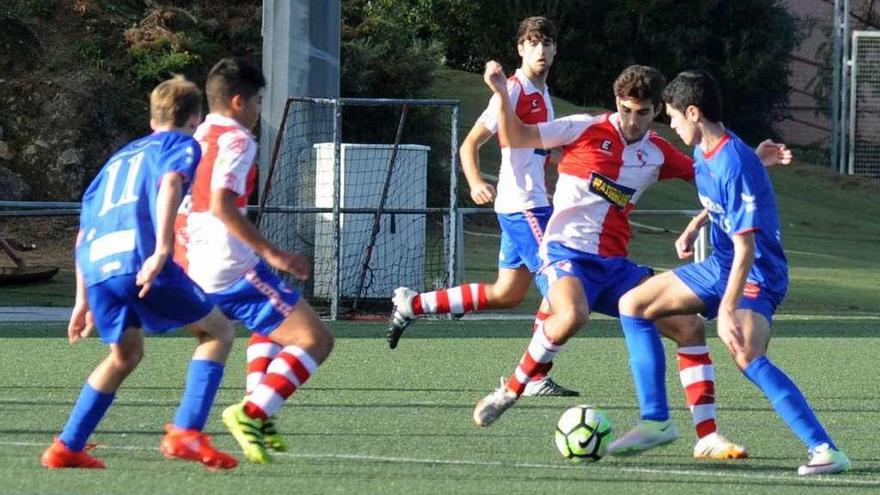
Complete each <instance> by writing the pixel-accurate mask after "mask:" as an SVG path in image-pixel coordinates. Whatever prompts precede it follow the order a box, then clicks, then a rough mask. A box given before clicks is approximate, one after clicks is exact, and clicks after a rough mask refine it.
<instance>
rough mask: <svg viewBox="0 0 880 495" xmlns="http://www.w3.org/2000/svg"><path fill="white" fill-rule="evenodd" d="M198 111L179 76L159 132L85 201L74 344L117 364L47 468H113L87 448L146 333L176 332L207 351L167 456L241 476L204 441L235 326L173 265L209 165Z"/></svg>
mask: <svg viewBox="0 0 880 495" xmlns="http://www.w3.org/2000/svg"><path fill="white" fill-rule="evenodd" d="M201 106H202V93H201V91H199V89H198V88H197V87H196V86H195V85H194V84H193V83H191V82H189V81H187V80H185V79H184V78H182V77H180V76H178V77H175V78H173V79H170V80H167V81H165V82H163V83H161V84H159V85H158V86H156V88H155V89H154V90H153V92H152V93H151V95H150V117H151V120H150V125H151V127H152V128H153V130H154V131H155V132H154V133H153V134H150V135H148V136H145V137H142V138H140V139H136V140H134V141H132V142H131V143H129V144H128V145H126V146H125V147H124V148H122V149H120V150H119V151H117V152H116V153H114V154H113V156H111V157H110V159H109V160H108V161H107V163H106V164H105V165H104V167H103V168H102V169H101V170H100V171H99V172H98V175H97V176H96V177H95V179H94V181H93V182H92V183H91V185H90V186H89V187H88V189H87V190H86V192H85V194H84V195H83V201H82V212H81V214H80V231H79V234H78V236H77V247H76V281H77V283H76V302H75V306H74V309H73V314H72V315H71V317H70V322H69V324H68V328H67V333H68V337H69V340H70V342H71V343H74V342H76V341H77V340H79V339H81V338H84V337H87V336H88V335H89V334H90V333H91V331H92V328H93V326H94V327H97V328H98V333H99V334H100V336H101V340H102V341H104V343H106V344H108V345H109V346H110V354H109V355H108V356H107V357H106V358H105V359H104V360H103V361H102V362H101V363H100V364H99V365H98V366H97V367H96V368H95V370H94V371H93V372H92V373H91V375H89V377H88V380H87V381H86V384H85V385H84V386H83V388H82V391H81V392H80V396H79V399H77V402H76V405H75V406H74V408H73V411H72V412H71V414H70V418H69V419H68V421H67V424H66V425H65V426H64V429H63V430H62V431H61V433H60V434H59V435H58V437H56V438H55V440H54V442H53V443H52V445H50V446H49V448H48V449H46V451H45V452H43V455H42V459H41V460H42V464H43V466H45V467H47V468H50V469H52V468H92V469H101V468H104V463H103V462H102V461H101V460H99V459H97V458H95V457H93V456H91V455H90V454H89V453H88V452H86V450H87V449H88V448H89V447H88V446H87V444H86V440H88V438H89V436H90V435H91V434H92V432H93V431H94V430H95V428H96V427H97V425H98V423H99V422H100V421H101V418H103V416H104V414H105V412H106V411H107V409H108V408H109V407H110V404H111V403H112V402H113V398H114V396H115V394H116V390H117V389H118V388H119V386H120V385H121V384H122V382H123V380H125V378H126V377H127V376H128V375H129V374H131V372H132V371H134V369H135V367H136V366H137V365H138V363H139V362H140V360H141V357H142V356H143V353H144V331H146V332H148V333H163V332H166V331H168V330H171V329H174V328H179V327H186V328H187V329H188V330H189V331H190V332H191V333H192V334H193V335H194V336H195V337H196V338H197V339H198V341H199V344H198V346H197V347H196V350H195V352H194V353H193V359H192V361H191V362H190V365H189V374H188V376H187V380H186V386H185V388H184V393H183V399H182V401H181V404H180V407H179V409H178V410H177V415H176V416H175V418H174V421H173V423H171V424H169V425H167V426H166V434H165V436H164V438H163V439H162V442H161V445H160V447H161V450H162V453H163V454H164V455H165V456H166V457H169V458H180V459H186V460H193V461H197V462H201V463H202V464H205V465H206V466H207V467H208V468H211V469H231V468H234V467H235V466H236V465H238V462H237V461H236V459H235V458H234V457H232V456H231V455H229V454H227V453H225V452H222V451H220V450H217V449H216V448H214V447H213V446H212V445H211V443H210V440H209V438H208V437H207V436H205V435H203V434H202V429H203V428H204V426H205V422H206V421H207V418H208V413H209V412H210V409H211V405H212V403H213V402H214V397H215V395H216V393H217V389H218V387H219V385H220V381H221V379H222V377H223V368H224V363H225V362H226V357H227V355H228V354H229V350H230V348H231V346H232V341H233V337H234V335H233V330H232V325H231V324H230V322H229V321H228V320H227V319H226V318H225V317H224V316H223V315H222V314H221V313H220V311H219V310H218V309H217V308H215V307H214V305H213V304H212V303H210V302H209V301H208V298H207V296H206V295H205V293H204V292H203V291H202V289H200V288H199V286H198V285H196V284H195V283H194V282H193V281H192V280H190V278H189V277H187V276H186V274H185V273H184V272H183V270H182V269H181V268H180V267H179V266H178V265H176V264H175V263H174V262H173V261H172V259H171V257H172V255H173V247H174V244H173V224H174V218H175V215H176V213H177V207H178V205H179V204H180V200H181V197H182V194H183V193H184V192H186V191H187V190H188V189H189V186H190V184H191V182H192V179H193V174H194V173H195V169H196V165H197V164H198V163H199V158H200V156H201V150H200V147H199V143H198V142H197V141H195V140H194V139H193V138H192V137H191V135H192V133H193V132H194V130H195V128H196V126H197V125H198V123H199V122H200V121H201V118H202V107H201Z"/></svg>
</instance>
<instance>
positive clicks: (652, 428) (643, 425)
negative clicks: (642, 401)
mask: <svg viewBox="0 0 880 495" xmlns="http://www.w3.org/2000/svg"><path fill="white" fill-rule="evenodd" d="M676 438H678V428H676V427H675V423H673V422H672V420H671V419H667V420H666V421H651V420H647V419H643V420H641V421H639V424H637V425H636V426H635V427H634V428H633V429H631V430H629V431H628V432H626V434H625V435H623V436H622V437H620V438H618V439H617V440H615V441H613V442H611V445H609V446H608V454H610V455H617V456H626V455H635V454H641V453H642V452H644V451H646V450H649V449H653V448H654V447H659V446H661V445H665V444H667V443H669V442H672V441H673V440H675V439H676Z"/></svg>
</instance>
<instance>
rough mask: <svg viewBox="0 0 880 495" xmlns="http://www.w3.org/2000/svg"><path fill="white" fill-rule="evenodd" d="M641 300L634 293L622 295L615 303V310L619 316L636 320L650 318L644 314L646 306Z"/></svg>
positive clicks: (646, 309)
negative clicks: (631, 317)
mask: <svg viewBox="0 0 880 495" xmlns="http://www.w3.org/2000/svg"><path fill="white" fill-rule="evenodd" d="M640 299H641V298H640V297H638V294H637V293H635V292H634V291H629V292H627V293H626V294H624V295H623V296H622V297H621V298H620V300H619V301H618V303H617V308H618V310H619V311H620V314H622V315H627V316H633V317H636V318H650V316H648V315H647V314H646V312H647V311H648V304H647V302H646V301H641V300H640Z"/></svg>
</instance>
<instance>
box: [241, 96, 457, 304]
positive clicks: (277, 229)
mask: <svg viewBox="0 0 880 495" xmlns="http://www.w3.org/2000/svg"><path fill="white" fill-rule="evenodd" d="M282 118H283V120H282V126H281V130H280V131H279V135H278V138H277V140H276V143H275V146H274V149H273V157H272V160H271V165H270V167H269V170H267V171H265V172H264V178H263V179H262V180H263V183H264V185H263V188H262V190H261V198H260V208H259V210H258V213H257V215H258V217H259V226H260V230H261V231H262V232H263V233H264V234H265V235H266V236H267V237H268V238H269V239H270V240H271V241H272V242H274V243H275V244H276V245H278V246H280V247H282V248H283V249H286V250H288V251H291V252H295V253H299V254H302V255H305V256H307V257H308V258H309V259H310V260H311V261H312V264H313V270H312V276H311V277H310V279H309V280H308V281H305V282H300V281H296V280H293V279H292V278H290V277H289V276H288V278H287V280H288V281H289V282H290V283H291V284H292V285H294V286H295V287H297V289H299V290H300V291H301V292H302V293H303V294H304V295H305V296H306V297H308V298H309V300H310V302H312V303H313V304H314V305H315V306H316V307H318V308H320V309H322V310H323V311H324V312H325V313H326V314H328V315H329V316H330V318H333V319H336V318H344V317H348V316H352V315H362V314H364V313H367V314H369V313H373V314H385V313H386V312H387V311H388V310H389V309H390V297H391V293H392V291H393V290H394V289H395V288H396V287H398V286H407V287H411V288H413V289H415V290H417V291H424V290H432V289H435V288H441V287H448V286H450V284H451V283H452V280H453V278H454V270H455V267H454V264H455V259H454V254H455V251H456V250H455V246H454V243H455V239H456V236H455V235H454V234H453V232H454V231H455V229H456V225H455V223H456V221H455V219H456V215H455V214H454V209H455V206H454V205H455V203H456V195H455V190H456V174H457V164H456V154H455V152H456V151H457V135H456V132H457V118H458V102H456V101H449V100H384V99H383V100H380V99H347V98H341V99H320V98H291V99H290V100H289V101H288V103H287V105H286V108H285V112H284V115H283V117H282Z"/></svg>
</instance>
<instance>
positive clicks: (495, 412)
mask: <svg viewBox="0 0 880 495" xmlns="http://www.w3.org/2000/svg"><path fill="white" fill-rule="evenodd" d="M578 326H579V325H578ZM560 350H562V345H561V344H555V343H553V342H552V341H551V340H550V338H549V337H548V336H547V334H546V332H545V331H544V329H540V330H539V331H536V332H534V333H533V334H532V340H531V341H530V342H529V345H528V347H527V348H526V351H525V353H523V356H522V358H521V359H520V361H519V364H518V365H517V367H516V370H514V372H513V374H512V375H510V378H508V379H507V381H506V382H505V380H504V379H503V378H502V379H501V386H500V387H498V388H497V389H495V391H493V392H492V393H491V394H489V395H487V396H485V397H483V398H482V399H481V400H480V401H479V402H478V403H477V406H476V407H475V408H474V413H473V418H474V423H475V424H476V425H477V426H489V425H491V424H492V423H494V422H495V421H496V420H497V419H498V418H499V417H501V415H502V414H504V412H505V411H507V410H508V409H510V408H511V407H513V405H514V404H515V403H516V401H517V399H519V397H520V396H521V395H522V393H523V391H524V390H525V388H526V384H528V383H529V382H530V381H532V378H533V377H534V376H535V375H538V374H540V373H546V372H547V370H549V369H550V365H551V363H552V361H553V358H554V357H555V356H556V354H558V353H559V351H560Z"/></svg>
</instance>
